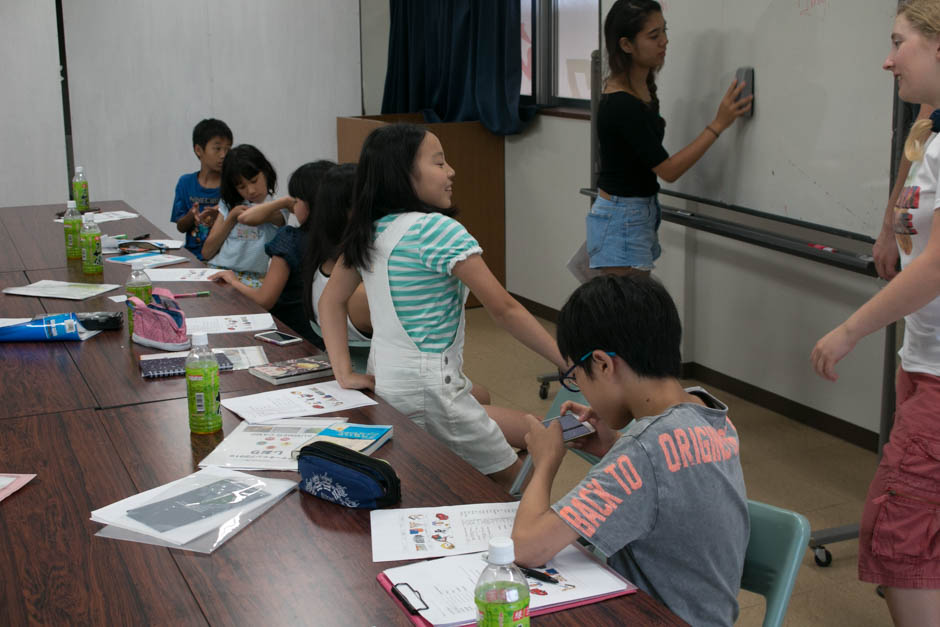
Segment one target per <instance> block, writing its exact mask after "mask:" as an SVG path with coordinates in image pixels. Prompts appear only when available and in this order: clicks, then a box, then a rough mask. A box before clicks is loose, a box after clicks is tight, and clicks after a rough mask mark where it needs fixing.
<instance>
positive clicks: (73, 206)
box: [65, 200, 78, 209]
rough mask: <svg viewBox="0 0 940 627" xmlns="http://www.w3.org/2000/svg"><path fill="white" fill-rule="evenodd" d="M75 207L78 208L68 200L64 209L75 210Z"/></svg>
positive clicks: (73, 202) (72, 201)
mask: <svg viewBox="0 0 940 627" xmlns="http://www.w3.org/2000/svg"><path fill="white" fill-rule="evenodd" d="M76 207H78V205H76V204H75V201H74V200H69V201H68V202H66V203H65V208H66V209H75V208H76Z"/></svg>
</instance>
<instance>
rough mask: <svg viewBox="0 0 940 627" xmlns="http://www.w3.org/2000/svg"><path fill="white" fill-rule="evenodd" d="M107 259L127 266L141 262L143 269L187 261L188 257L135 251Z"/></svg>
mask: <svg viewBox="0 0 940 627" xmlns="http://www.w3.org/2000/svg"><path fill="white" fill-rule="evenodd" d="M107 260H108V261H113V262H114V263H123V264H124V265H127V266H131V265H134V264H135V263H137V264H141V265H142V266H143V267H144V269H147V268H156V267H159V266H171V265H173V264H174V263H182V262H184V261H189V259H187V258H186V257H178V256H177V255H164V254H163V253H135V254H133V255H119V256H118V257H108V259H107Z"/></svg>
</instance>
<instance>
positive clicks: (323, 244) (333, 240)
mask: <svg viewBox="0 0 940 627" xmlns="http://www.w3.org/2000/svg"><path fill="white" fill-rule="evenodd" d="M355 178H356V164H355V163H343V164H340V165H336V166H333V167H332V168H330V169H329V171H327V172H326V174H325V175H324V176H323V179H322V180H321V181H320V189H319V191H318V192H317V197H316V202H315V203H311V204H310V217H309V218H307V222H311V223H313V224H314V226H313V227H312V228H311V229H310V230H309V231H308V232H307V247H306V249H305V250H304V261H303V265H302V267H303V303H304V313H305V314H306V315H307V318H309V319H310V320H317V312H316V311H314V309H313V277H314V276H316V273H317V270H319V269H320V266H322V265H323V264H324V263H325V262H327V261H329V260H331V259H336V258H337V257H339V245H340V242H341V241H342V239H343V233H344V232H345V230H346V223H347V222H348V218H349V210H350V208H351V207H352V195H353V181H354V180H355ZM291 195H292V196H293V194H291Z"/></svg>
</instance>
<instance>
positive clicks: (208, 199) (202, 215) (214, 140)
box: [170, 118, 232, 261]
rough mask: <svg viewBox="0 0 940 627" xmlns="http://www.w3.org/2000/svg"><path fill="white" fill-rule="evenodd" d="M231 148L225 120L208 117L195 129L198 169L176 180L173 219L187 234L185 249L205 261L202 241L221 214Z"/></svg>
mask: <svg viewBox="0 0 940 627" xmlns="http://www.w3.org/2000/svg"><path fill="white" fill-rule="evenodd" d="M231 147H232V131H231V130H230V129H229V127H228V125H227V124H226V123H225V122H223V121H222V120H216V119H214V118H208V119H205V120H203V121H202V122H200V123H199V124H197V125H196V127H195V128H194V129H193V152H195V153H196V157H197V158H198V159H199V164H200V167H199V171H198V172H193V173H191V174H184V175H183V176H181V177H180V178H179V181H178V182H177V183H176V196H175V197H174V198H173V213H172V214H171V216H170V221H172V222H176V229H177V230H178V231H179V232H180V233H186V248H187V249H188V250H189V252H191V253H192V254H194V255H196V258H197V259H199V260H200V261H201V260H202V244H203V242H205V241H206V237H208V236H209V229H210V228H211V227H212V223H213V222H215V217H216V216H217V215H218V214H219V210H218V204H219V196H220V192H219V187H220V184H221V181H222V162H223V161H224V160H225V155H226V154H228V151H229V149H230V148H231Z"/></svg>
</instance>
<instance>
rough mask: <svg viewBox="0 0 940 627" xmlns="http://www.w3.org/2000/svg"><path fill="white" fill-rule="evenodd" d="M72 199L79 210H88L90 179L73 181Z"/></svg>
mask: <svg viewBox="0 0 940 627" xmlns="http://www.w3.org/2000/svg"><path fill="white" fill-rule="evenodd" d="M72 200H74V201H75V208H76V209H78V210H79V211H88V181H72Z"/></svg>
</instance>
